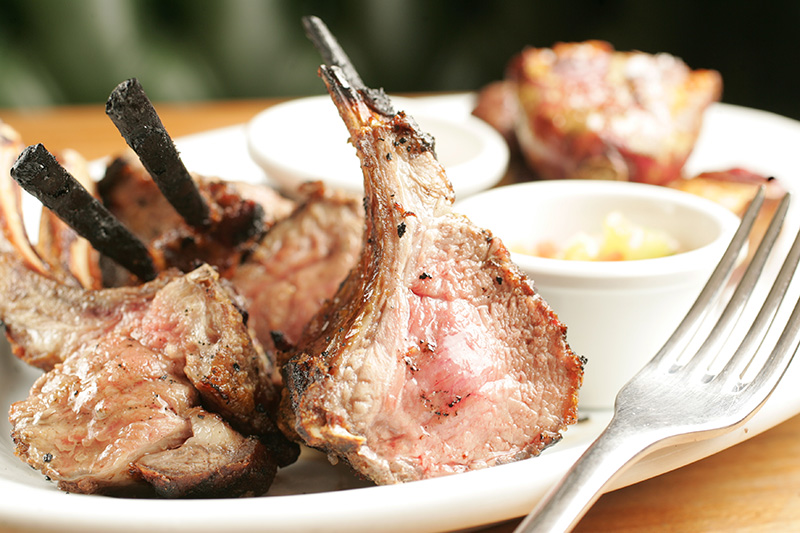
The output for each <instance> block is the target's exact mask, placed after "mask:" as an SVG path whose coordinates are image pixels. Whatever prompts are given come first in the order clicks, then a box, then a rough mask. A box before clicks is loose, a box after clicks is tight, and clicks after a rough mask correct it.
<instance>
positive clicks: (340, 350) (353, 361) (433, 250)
mask: <svg viewBox="0 0 800 533" xmlns="http://www.w3.org/2000/svg"><path fill="white" fill-rule="evenodd" d="M321 75H322V77H323V79H324V80H325V83H326V85H327V86H328V90H329V92H330V93H331V96H332V98H333V101H334V103H335V104H336V106H337V108H338V109H339V113H340V115H341V116H342V118H343V120H344V122H345V124H346V125H347V128H348V130H349V131H350V140H351V142H352V143H353V144H354V145H355V147H356V148H357V151H358V155H359V158H360V160H361V167H362V169H363V172H364V188H365V195H366V198H365V206H366V232H365V234H364V242H363V252H362V254H361V256H360V260H359V263H358V265H357V266H356V268H355V269H354V270H353V271H352V272H351V274H350V275H349V276H348V278H347V280H346V281H345V282H344V283H343V285H342V287H341V288H340V290H339V291H338V292H337V294H336V295H335V296H334V297H333V298H332V299H331V300H330V302H329V303H328V304H327V305H326V306H324V307H323V309H322V310H321V311H320V313H319V314H317V315H316V316H315V318H314V319H313V320H312V322H311V323H310V324H309V326H308V328H307V329H306V332H305V333H304V336H303V338H302V339H301V341H300V343H299V346H298V349H297V351H296V352H295V353H294V355H293V356H292V357H291V358H290V359H289V361H288V362H287V363H286V365H284V367H283V375H284V382H285V388H284V391H283V400H282V405H281V412H280V423H281V425H282V427H283V428H284V430H285V432H287V434H294V436H295V438H297V439H299V440H302V441H303V442H305V443H307V444H308V445H310V446H312V447H316V448H320V449H322V450H324V451H326V452H328V454H329V455H331V456H335V457H340V458H343V459H345V460H346V461H348V462H349V463H350V464H351V465H352V466H353V467H354V468H355V469H356V470H357V471H358V472H360V473H361V474H363V475H365V476H367V477H369V478H371V479H372V480H374V481H375V482H377V483H395V482H403V481H411V480H417V479H423V478H429V477H435V476H440V475H444V474H451V473H457V472H463V471H466V470H471V469H476V468H482V467H487V466H492V465H496V464H500V463H506V462H509V461H515V460H518V459H523V458H526V457H530V456H533V455H537V454H538V453H539V452H540V451H541V450H542V449H543V448H544V447H546V446H547V445H549V444H551V443H553V442H556V441H557V440H559V438H560V435H561V432H562V431H563V430H564V429H565V428H566V426H567V425H568V424H570V423H573V422H574V421H575V419H576V413H577V391H578V388H579V386H580V383H581V380H582V374H583V369H582V360H581V359H580V358H579V357H577V356H576V355H575V354H574V353H573V352H572V351H571V350H570V348H569V346H568V344H567V342H566V338H565V334H566V327H565V326H564V325H563V324H562V323H561V322H559V320H558V318H557V316H556V315H555V314H554V313H553V312H552V310H551V309H550V308H549V307H548V306H547V304H546V303H545V302H544V301H543V300H542V298H541V297H540V296H539V295H538V294H537V293H536V291H535V290H534V287H533V283H532V282H531V281H530V280H529V279H527V278H526V277H525V276H524V275H523V274H522V273H521V272H520V271H519V269H518V268H517V267H516V266H515V265H514V264H512V263H511V262H510V260H509V253H508V251H507V249H506V248H505V247H504V246H503V244H502V243H501V242H500V240H499V239H497V238H496V237H494V236H493V235H492V234H491V233H490V232H489V231H487V230H483V229H481V228H478V227H476V226H474V225H473V224H472V223H471V222H470V221H469V220H468V219H466V218H465V217H463V216H461V215H459V214H457V213H454V212H453V210H452V207H451V206H452V203H453V200H454V197H453V189H452V187H451V185H450V182H449V180H448V179H447V177H446V175H445V173H444V170H443V169H442V167H441V165H440V164H439V163H438V161H437V160H436V157H435V154H434V149H433V143H432V139H430V137H428V136H426V135H424V134H421V133H420V132H419V131H418V129H417V127H416V125H415V124H414V123H413V121H412V120H410V119H409V117H407V116H406V115H405V114H404V113H402V112H400V113H396V114H393V113H388V112H385V111H382V110H379V109H378V108H377V107H374V106H373V104H374V100H372V99H371V98H370V97H366V98H365V96H364V93H362V92H361V91H360V90H358V89H353V88H351V87H350V83H349V82H348V80H345V79H343V74H342V73H341V70H339V69H338V68H337V67H330V68H328V67H323V68H322V69H321Z"/></svg>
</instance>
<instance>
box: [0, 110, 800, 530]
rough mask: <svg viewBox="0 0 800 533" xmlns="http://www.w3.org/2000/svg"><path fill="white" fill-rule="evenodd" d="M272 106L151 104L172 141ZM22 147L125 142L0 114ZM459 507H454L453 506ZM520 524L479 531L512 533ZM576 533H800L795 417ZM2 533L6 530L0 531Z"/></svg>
mask: <svg viewBox="0 0 800 533" xmlns="http://www.w3.org/2000/svg"><path fill="white" fill-rule="evenodd" d="M276 102H277V100H246V101H233V102H228V101H225V102H202V103H182V104H162V105H158V104H157V105H156V109H157V110H158V112H159V115H160V116H161V119H162V122H163V123H164V125H165V127H166V128H167V130H168V131H169V133H170V134H171V135H172V136H173V137H179V136H182V135H187V134H190V133H195V132H199V131H204V130H208V129H213V128H218V127H223V126H229V125H234V124H240V123H244V122H246V121H248V120H249V119H250V118H252V117H253V116H254V115H255V114H256V113H258V112H259V111H261V110H262V109H264V108H265V107H267V106H268V105H271V104H274V103H276ZM0 119H2V120H3V121H5V122H7V123H9V124H10V125H12V126H13V127H15V128H16V129H17V130H18V131H19V132H20V133H21V134H22V136H23V139H24V142H26V143H27V144H33V143H39V142H41V143H43V144H44V145H45V147H46V148H47V149H48V150H50V151H51V152H57V151H59V150H61V149H63V148H73V149H76V150H78V151H79V152H81V153H82V154H83V155H84V156H85V157H86V158H88V159H94V158H98V157H101V156H104V155H108V154H114V153H118V152H120V151H121V150H123V149H124V148H125V146H126V145H125V142H124V140H123V139H122V137H121V136H120V135H119V133H118V132H117V130H116V128H115V127H114V125H113V124H112V123H111V121H110V120H109V119H108V118H107V117H106V115H105V110H104V106H103V105H102V104H97V105H88V106H78V107H62V108H52V109H33V110H9V109H0ZM456 505H457V504H456ZM517 523H518V521H513V522H509V523H505V524H500V525H495V526H492V527H489V528H488V529H486V530H485V531H492V532H498V533H499V532H510V531H513V529H514V526H515V525H516V524H517ZM576 531H628V532H634V531H647V532H651V531H800V416H795V417H793V418H791V419H789V420H788V421H786V422H784V423H782V424H780V425H778V426H777V427H774V428H772V429H770V430H768V431H766V432H764V433H762V434H761V435H757V436H755V437H753V438H751V439H749V440H747V441H745V442H743V443H741V444H738V445H736V446H734V447H732V448H729V449H728V450H725V451H723V452H721V453H718V454H716V455H713V456H711V457H708V458H706V459H703V460H701V461H698V462H696V463H694V464H691V465H688V466H685V467H683V468H680V469H678V470H676V471H673V472H670V473H667V474H664V475H661V476H658V477H656V478H653V479H650V480H647V481H643V482H641V483H638V484H636V485H633V486H630V487H627V488H624V489H620V490H617V491H614V492H612V493H609V494H606V495H604V496H603V497H602V498H601V499H600V500H599V501H598V502H597V503H596V504H595V505H594V507H593V508H592V509H591V510H590V511H589V513H588V514H587V515H586V516H585V517H584V519H583V520H582V521H581V522H580V524H579V525H578V527H577V528H576ZM0 532H2V533H5V530H3V529H2V528H0Z"/></svg>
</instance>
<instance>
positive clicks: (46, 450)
mask: <svg viewBox="0 0 800 533" xmlns="http://www.w3.org/2000/svg"><path fill="white" fill-rule="evenodd" d="M0 279H2V280H3V283H4V285H5V286H4V287H2V289H3V294H4V298H3V299H2V300H0V317H2V319H3V321H4V322H5V323H6V326H7V328H9V330H10V331H11V332H19V331H24V332H25V333H26V334H27V335H26V336H23V337H22V338H20V337H19V336H12V342H13V341H16V342H17V343H18V344H19V343H21V346H22V348H24V349H25V350H26V352H29V351H31V349H32V348H33V347H32V346H31V344H34V345H35V347H36V348H37V349H44V350H50V351H52V352H53V353H52V355H51V360H57V361H61V362H59V363H58V364H55V365H54V366H53V368H52V369H51V370H50V371H48V372H47V373H45V374H44V375H43V376H42V377H40V378H39V379H38V380H37V381H36V383H34V386H33V388H32V389H31V393H30V395H29V397H28V398H27V399H26V400H23V401H20V402H17V403H15V404H13V405H12V407H11V412H10V416H9V419H10V421H11V424H12V427H13V429H12V437H13V439H14V441H15V443H16V445H17V454H18V455H19V456H20V457H21V458H23V459H24V460H25V461H27V462H28V463H29V464H30V465H31V466H33V467H34V468H36V469H38V470H41V471H42V472H43V473H44V474H45V475H47V476H48V477H50V478H51V479H54V480H56V481H58V482H59V486H60V487H61V488H63V489H65V490H70V491H77V492H87V493H92V492H101V493H115V494H116V493H123V494H127V493H136V492H138V491H140V490H141V489H142V486H143V485H144V484H143V483H142V478H143V479H145V480H148V479H149V478H148V476H149V475H152V474H150V472H151V471H152V470H153V466H152V463H151V462H150V459H149V458H148V456H149V455H150V454H154V453H162V452H166V451H167V450H172V449H175V448H180V447H181V446H183V445H187V446H190V447H191V449H195V448H197V447H198V446H200V447H202V446H203V445H204V443H207V444H209V446H210V447H209V449H208V450H207V453H208V454H209V455H210V456H212V457H215V461H210V462H208V463H206V467H211V466H214V465H215V464H216V463H220V462H221V463H225V464H227V462H228V460H229V461H230V465H229V468H228V470H229V471H230V472H229V474H228V475H225V476H222V477H220V478H218V481H219V482H220V483H221V484H220V485H215V484H214V483H209V482H208V479H212V480H213V479H217V478H214V473H213V472H209V473H208V476H206V477H205V478H203V479H200V478H198V477H197V476H196V472H192V475H191V476H186V475H183V476H179V477H178V478H177V479H175V480H173V481H169V480H167V482H166V488H164V487H163V485H164V484H165V481H164V476H168V474H167V473H166V472H164V469H163V468H160V469H156V470H157V471H158V472H160V474H159V476H160V477H159V480H158V483H156V489H158V492H159V493H161V494H162V495H167V496H169V495H172V494H173V493H177V494H184V493H187V492H188V493H191V494H192V495H200V494H201V493H202V494H204V495H206V496H225V495H239V494H241V493H238V494H229V493H228V492H227V491H228V490H230V489H231V487H233V486H239V485H238V484H237V483H236V479H235V478H236V477H243V478H246V479H250V478H256V479H258V480H259V484H256V485H255V486H267V485H269V483H270V482H271V480H272V478H273V476H274V474H275V469H276V467H277V466H278V465H279V464H280V465H285V464H287V463H288V462H291V461H292V460H294V458H296V454H297V449H296V447H294V446H292V445H289V444H288V443H286V442H285V441H284V440H283V437H282V436H281V435H280V434H279V432H278V431H277V428H276V426H275V425H274V422H273V420H272V418H271V415H270V414H269V413H270V412H274V405H275V403H276V401H277V394H276V390H275V389H274V387H273V386H272V382H271V381H270V380H269V378H268V376H269V368H267V360H266V358H264V357H263V354H259V352H258V351H257V350H256V348H255V346H254V345H253V343H252V340H251V338H250V336H249V332H248V330H247V328H246V326H245V324H244V321H243V317H242V314H241V312H240V310H239V308H238V307H237V306H236V305H235V304H234V302H233V300H232V299H231V298H230V296H229V293H228V291H227V290H226V289H225V287H223V286H222V285H221V284H220V281H219V277H218V275H217V274H216V273H215V272H214V271H213V269H211V268H210V267H208V266H203V267H201V268H199V269H197V270H195V271H193V272H191V273H189V274H186V275H181V276H169V275H162V276H161V277H159V278H158V279H157V280H155V281H153V282H150V283H146V284H143V285H140V286H137V287H126V288H120V289H105V290H101V291H85V290H82V289H76V288H72V287H67V286H63V285H60V284H58V282H56V281H54V280H51V279H49V278H46V277H44V276H42V275H40V274H38V273H35V272H33V271H31V270H30V269H28V268H26V266H25V265H24V264H22V263H21V261H20V260H19V259H18V258H16V257H15V256H13V255H11V254H8V253H2V254H0ZM10 287H17V288H18V290H16V291H9V290H8V289H9V288H10ZM36 309H38V310H47V312H42V311H40V312H39V313H36V312H35V310H36ZM42 338H44V339H46V340H48V341H49V342H48V343H47V345H46V346H42V343H39V344H36V343H35V341H37V340H41V339H42ZM30 339H33V341H34V342H33V343H28V341H29V340H30ZM40 359H45V356H44V355H40ZM201 406H203V409H204V411H203V412H201V413H200V414H201V415H203V414H205V415H209V416H210V415H211V413H208V412H206V411H205V410H208V411H212V412H214V413H217V414H218V415H220V416H221V417H222V418H223V419H224V420H225V424H224V427H225V431H223V432H221V433H220V432H219V431H218V434H217V435H215V436H212V437H213V438H210V439H209V438H207V437H204V436H203V435H202V434H198V433H195V431H199V430H203V426H202V425H200V426H198V425H197V424H196V423H194V422H193V421H192V417H193V416H195V415H196V414H197V410H198V409H199V408H200V407H201ZM220 420H222V419H220ZM219 424H222V422H221V421H220V422H219ZM217 426H218V427H221V426H219V425H217ZM234 430H236V431H238V432H241V433H243V434H244V435H254V436H256V437H259V438H260V439H262V441H263V442H264V445H261V446H255V443H254V442H250V441H249V440H248V439H247V438H245V437H242V436H241V435H237V433H236V431H234ZM203 431H205V430H203ZM193 435H194V437H196V438H195V439H194V440H192V439H191V437H192V436H193ZM215 439H216V440H215ZM175 453H176V454H178V455H177V456H180V453H179V452H175ZM187 457H188V455H187ZM226 457H227V458H228V459H225V458H226ZM143 458H145V459H144V461H145V463H144V464H145V466H142V469H144V470H142V472H141V475H140V474H137V473H136V471H137V468H138V467H137V466H136V465H137V464H138V462H139V461H140V460H142V459H143ZM156 463H158V461H156ZM198 464H201V465H202V463H198ZM242 465H245V466H246V465H253V466H254V467H257V468H258V470H252V469H250V468H244V467H243V466H242ZM177 466H180V465H177ZM176 470H177V472H178V474H180V472H181V471H182V469H180V468H176ZM183 470H186V469H183ZM189 470H191V471H195V470H197V466H194V467H193V468H190V469H189ZM145 471H146V472H147V473H148V475H145ZM176 475H177V474H176ZM192 479H195V480H196V481H197V482H198V483H201V485H200V486H194V485H193V483H192V481H191V480H192ZM170 487H178V488H179V490H175V489H174V488H170ZM242 489H244V487H242Z"/></svg>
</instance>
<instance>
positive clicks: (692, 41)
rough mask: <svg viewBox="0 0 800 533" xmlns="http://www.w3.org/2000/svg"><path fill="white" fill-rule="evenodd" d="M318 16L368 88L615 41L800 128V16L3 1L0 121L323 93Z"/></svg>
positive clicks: (418, 87)
mask: <svg viewBox="0 0 800 533" xmlns="http://www.w3.org/2000/svg"><path fill="white" fill-rule="evenodd" d="M306 14H315V15H318V16H320V17H321V18H322V19H323V20H324V21H325V22H326V23H327V24H328V26H329V27H330V28H331V30H332V31H333V32H334V34H336V35H337V36H338V38H339V40H340V41H341V42H342V44H343V46H344V47H345V49H346V50H347V51H348V53H349V54H350V56H351V58H352V59H353V61H354V63H355V64H356V67H357V68H358V69H359V71H360V72H361V74H362V77H363V78H364V80H365V81H366V82H367V83H368V84H370V85H373V86H382V87H384V88H385V89H387V90H388V91H390V92H395V93H397V92H414V91H442V90H444V91H453V90H457V91H461V90H475V89H478V88H480V87H481V86H482V85H484V84H486V83H488V82H489V81H492V80H495V79H499V78H501V77H502V75H503V70H504V68H505V64H506V62H507V61H508V59H509V58H510V57H511V56H512V55H513V54H515V53H517V52H518V51H519V50H521V49H522V48H523V47H524V46H526V45H533V46H550V45H552V44H553V43H554V42H557V41H577V40H585V39H590V38H596V39H604V40H607V41H609V42H611V43H612V44H613V45H614V46H615V47H616V48H617V49H620V50H631V49H638V50H643V51H646V52H669V53H672V54H674V55H677V56H679V57H681V58H682V59H684V60H685V61H686V62H687V63H688V64H689V65H690V66H691V67H693V68H715V69H717V70H719V71H720V72H721V73H722V76H723V79H724V82H725V90H724V94H723V101H725V102H728V103H733V104H739V105H745V106H750V107H755V108H759V109H765V110H769V111H773V112H776V113H780V114H783V115H787V116H790V117H793V118H800V98H799V97H798V81H800V75H798V72H797V71H798V59H800V46H798V40H797V38H796V37H795V35H796V34H797V32H798V26H800V2H798V1H796V0H792V1H776V2H770V1H762V2H746V1H716V0H712V1H698V0H673V1H664V2H661V1H648V0H638V1H637V0H592V1H589V0H585V1H578V0H565V1H558V0H550V1H533V0H531V1H527V2H512V1H489V0H461V1H451V0H441V1H435V0H429V1H426V0H373V1H366V0H344V1H339V2H335V1H323V0H316V1H311V0H301V1H291V0H224V1H222V0H0V107H28V106H42V105H51V104H73V103H89V102H104V101H105V99H106V98H107V97H108V94H109V93H110V92H111V90H112V89H113V88H114V87H115V86H116V84H117V83H119V82H120V81H122V80H124V79H127V78H130V77H138V78H139V79H140V81H141V82H142V84H143V85H144V87H145V90H146V91H147V92H148V95H149V96H150V98H151V99H152V100H154V101H179V100H197V99H219V98H258V97H271V96H277V97H284V96H299V95H307V94H320V93H322V92H323V87H322V83H321V82H320V81H319V79H318V78H317V76H316V67H317V66H318V64H319V62H320V59H319V56H318V55H317V53H316V52H315V51H314V50H313V48H312V46H311V44H310V43H309V42H308V41H307V40H306V38H305V36H304V33H303V30H302V27H301V24H300V17H301V16H302V15H306Z"/></svg>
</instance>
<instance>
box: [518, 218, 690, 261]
mask: <svg viewBox="0 0 800 533" xmlns="http://www.w3.org/2000/svg"><path fill="white" fill-rule="evenodd" d="M679 250H680V245H679V243H678V241H677V240H676V239H674V238H673V237H672V236H670V235H669V234H667V233H666V232H663V231H660V230H657V229H654V228H646V227H642V226H638V225H636V224H634V223H632V222H631V221H630V220H628V219H627V218H626V217H625V216H624V215H623V214H622V213H620V212H618V211H614V212H611V213H609V214H608V215H607V216H606V218H605V220H603V225H602V231H601V233H599V234H596V235H594V234H589V233H578V234H576V235H574V236H572V237H571V238H570V239H568V240H567V242H566V243H564V245H563V246H558V245H557V244H556V243H553V242H542V243H539V244H537V245H535V246H534V247H533V248H530V247H529V248H525V247H515V248H514V251H516V252H519V253H524V254H529V255H536V256H539V257H547V258H550V259H566V260H571V261H635V260H637V259H654V258H656V257H666V256H668V255H673V254H675V253H677V252H678V251H679Z"/></svg>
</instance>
